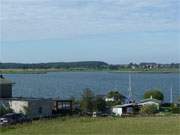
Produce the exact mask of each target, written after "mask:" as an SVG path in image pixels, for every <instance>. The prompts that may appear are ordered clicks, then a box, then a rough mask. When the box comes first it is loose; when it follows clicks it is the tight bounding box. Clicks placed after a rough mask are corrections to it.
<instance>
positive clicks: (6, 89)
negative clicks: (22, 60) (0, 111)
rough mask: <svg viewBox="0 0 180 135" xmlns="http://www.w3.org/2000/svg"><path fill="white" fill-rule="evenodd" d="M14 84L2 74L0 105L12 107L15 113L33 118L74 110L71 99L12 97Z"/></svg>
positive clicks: (0, 78) (6, 107)
mask: <svg viewBox="0 0 180 135" xmlns="http://www.w3.org/2000/svg"><path fill="white" fill-rule="evenodd" d="M13 84H14V83H13V82H12V81H10V80H8V79H5V78H4V77H3V76H2V75H0V107H3V108H5V109H8V108H10V109H12V110H13V112H15V113H23V114H25V115H28V116H29V117H31V118H39V117H47V116H52V115H53V114H58V113H67V112H68V113H69V112H70V113H71V112H72V101H71V100H59V99H44V98H23V97H12V85H13Z"/></svg>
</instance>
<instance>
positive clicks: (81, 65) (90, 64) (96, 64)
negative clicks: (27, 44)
mask: <svg viewBox="0 0 180 135" xmlns="http://www.w3.org/2000/svg"><path fill="white" fill-rule="evenodd" d="M179 67H180V63H170V64H159V63H145V62H144V63H139V64H136V63H129V64H108V63H105V62H101V61H82V62H51V63H28V64H27V63H0V69H49V68H56V69H73V68H74V69H75V68H76V69H100V70H101V69H102V70H103V69H110V70H119V69H133V70H137V69H143V70H152V69H179Z"/></svg>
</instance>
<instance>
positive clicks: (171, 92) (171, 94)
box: [170, 87, 173, 104]
mask: <svg viewBox="0 0 180 135" xmlns="http://www.w3.org/2000/svg"><path fill="white" fill-rule="evenodd" d="M170 103H171V104H172V103H173V88H172V87H171V89H170Z"/></svg>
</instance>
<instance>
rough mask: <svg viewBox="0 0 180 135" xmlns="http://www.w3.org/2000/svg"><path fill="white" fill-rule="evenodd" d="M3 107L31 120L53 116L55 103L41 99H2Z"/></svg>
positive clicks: (0, 101)
mask: <svg viewBox="0 0 180 135" xmlns="http://www.w3.org/2000/svg"><path fill="white" fill-rule="evenodd" d="M0 103H1V105H2V104H3V105H4V106H6V107H8V108H10V109H12V110H13V112H15V113H23V114H25V115H28V116H29V117H31V118H38V117H46V116H51V115H52V108H53V101H52V100H50V99H41V98H3V99H2V98H1V99H0Z"/></svg>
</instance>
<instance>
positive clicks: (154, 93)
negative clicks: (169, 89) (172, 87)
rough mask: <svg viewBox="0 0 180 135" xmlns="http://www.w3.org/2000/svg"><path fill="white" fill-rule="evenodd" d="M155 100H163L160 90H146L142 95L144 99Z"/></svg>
mask: <svg viewBox="0 0 180 135" xmlns="http://www.w3.org/2000/svg"><path fill="white" fill-rule="evenodd" d="M151 97H152V98H155V99H157V100H163V99H164V95H163V93H162V92H161V91H160V90H157V89H152V90H148V91H146V92H145V93H144V98H145V99H146V98H151Z"/></svg>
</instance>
